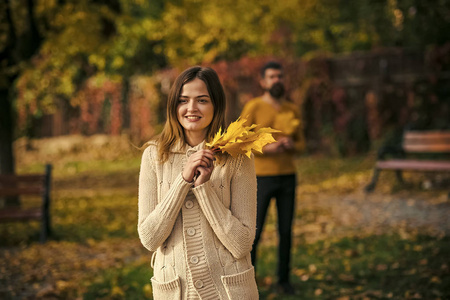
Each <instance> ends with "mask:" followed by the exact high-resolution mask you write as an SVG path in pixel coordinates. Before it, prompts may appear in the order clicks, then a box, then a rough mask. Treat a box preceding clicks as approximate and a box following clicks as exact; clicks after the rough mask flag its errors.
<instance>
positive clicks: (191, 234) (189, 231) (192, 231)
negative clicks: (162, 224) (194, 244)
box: [187, 227, 195, 236]
mask: <svg viewBox="0 0 450 300" xmlns="http://www.w3.org/2000/svg"><path fill="white" fill-rule="evenodd" d="M187 234H188V235H190V236H193V235H194V234H195V228H193V227H190V228H188V230H187Z"/></svg>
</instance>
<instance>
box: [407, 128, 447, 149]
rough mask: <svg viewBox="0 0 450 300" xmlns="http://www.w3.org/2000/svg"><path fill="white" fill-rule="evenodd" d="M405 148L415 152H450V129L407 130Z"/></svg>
mask: <svg viewBox="0 0 450 300" xmlns="http://www.w3.org/2000/svg"><path fill="white" fill-rule="evenodd" d="M403 149H404V150H405V152H414V153H450V131H406V132H405V134H404V135H403Z"/></svg>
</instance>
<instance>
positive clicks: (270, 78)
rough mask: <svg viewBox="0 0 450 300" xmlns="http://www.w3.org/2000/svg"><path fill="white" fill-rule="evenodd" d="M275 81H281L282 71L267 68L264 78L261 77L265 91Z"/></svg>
mask: <svg viewBox="0 0 450 300" xmlns="http://www.w3.org/2000/svg"><path fill="white" fill-rule="evenodd" d="M277 82H281V83H283V71H282V70H278V69H267V70H266V72H265V74H264V78H263V79H261V86H262V88H263V89H264V90H265V91H268V90H270V88H271V87H272V86H273V85H274V84H275V83H277Z"/></svg>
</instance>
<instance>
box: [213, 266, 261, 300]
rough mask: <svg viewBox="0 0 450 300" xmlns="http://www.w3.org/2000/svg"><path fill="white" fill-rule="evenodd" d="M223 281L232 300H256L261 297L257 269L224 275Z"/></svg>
mask: <svg viewBox="0 0 450 300" xmlns="http://www.w3.org/2000/svg"><path fill="white" fill-rule="evenodd" d="M221 279H222V283H223V285H224V287H225V290H226V291H227V295H228V299H230V300H255V299H259V295H258V287H257V286H256V280H255V270H254V268H253V267H251V268H250V269H248V270H246V271H244V272H241V273H238V274H234V275H227V276H222V277H221Z"/></svg>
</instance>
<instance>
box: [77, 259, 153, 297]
mask: <svg viewBox="0 0 450 300" xmlns="http://www.w3.org/2000/svg"><path fill="white" fill-rule="evenodd" d="M151 274H152V272H151V269H150V268H149V266H148V264H142V263H141V264H136V265H134V264H133V265H130V266H127V267H125V268H121V269H110V270H106V271H105V272H103V273H102V274H100V275H99V276H98V277H97V278H96V279H94V280H93V283H92V284H90V285H89V286H88V288H87V291H86V293H85V294H84V295H83V298H84V299H85V300H91V299H92V300H94V299H127V300H134V299H136V300H138V299H152V297H151V285H150V278H151V276H152V275H151Z"/></svg>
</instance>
